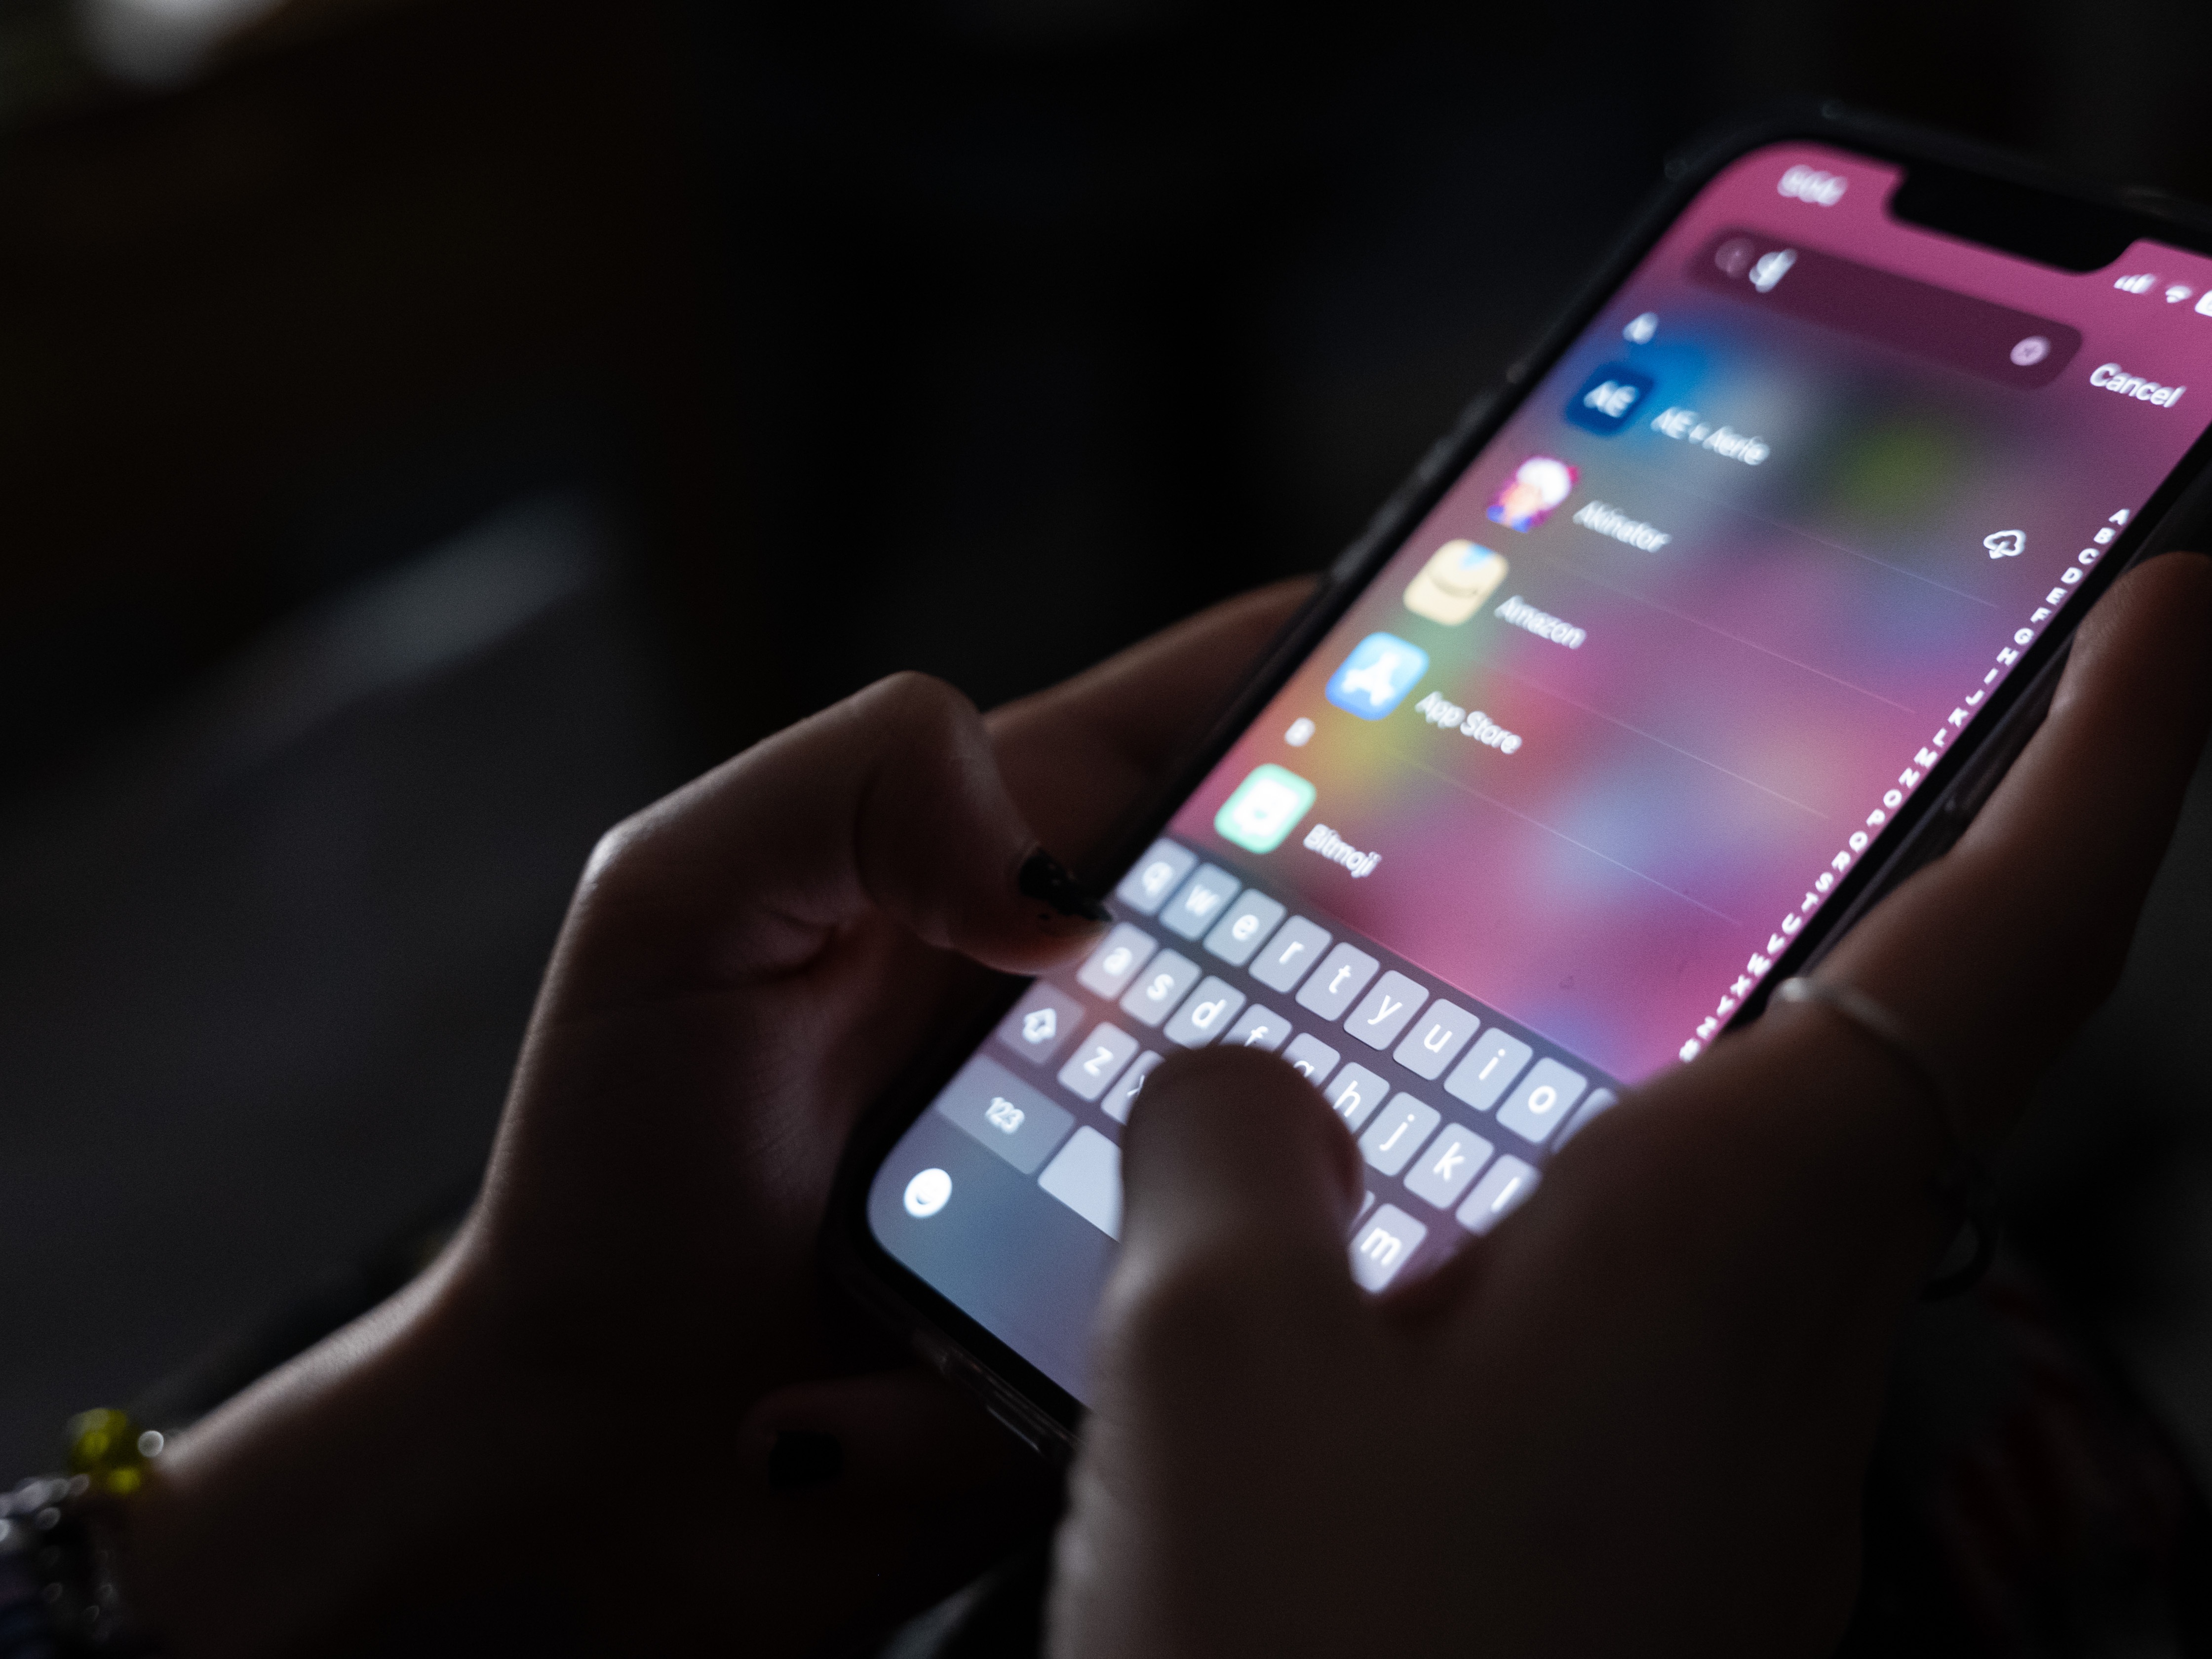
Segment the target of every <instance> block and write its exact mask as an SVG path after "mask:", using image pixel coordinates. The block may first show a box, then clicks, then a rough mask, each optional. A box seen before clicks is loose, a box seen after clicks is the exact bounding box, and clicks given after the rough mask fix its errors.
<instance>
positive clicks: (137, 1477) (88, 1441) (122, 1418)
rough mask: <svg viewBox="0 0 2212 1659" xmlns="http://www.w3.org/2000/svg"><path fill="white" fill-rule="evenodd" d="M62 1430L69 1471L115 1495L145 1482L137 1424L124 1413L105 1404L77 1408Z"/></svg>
mask: <svg viewBox="0 0 2212 1659" xmlns="http://www.w3.org/2000/svg"><path fill="white" fill-rule="evenodd" d="M64 1432H65V1434H66V1435H67V1437H68V1439H69V1471H70V1474H81V1475H83V1476H85V1477H86V1478H87V1479H88V1480H90V1481H91V1482H92V1484H93V1485H94V1486H97V1487H99V1488H100V1490H101V1491H102V1492H108V1493H110V1494H112V1496H114V1497H117V1498H121V1497H124V1496H125V1495H127V1494H129V1493H131V1492H136V1491H137V1490H138V1488H139V1487H140V1486H143V1485H144V1484H145V1480H146V1455H145V1453H144V1451H143V1450H142V1449H141V1444H142V1443H141V1440H140V1437H139V1434H138V1428H137V1425H136V1424H134V1423H133V1422H131V1418H130V1416H129V1414H128V1413H124V1412H118V1411H115V1410H112V1409H111V1408H108V1407H100V1409H98V1410H94V1411H88V1412H79V1413H77V1414H76V1416H75V1417H72V1418H71V1419H70V1420H69V1427H68V1428H67V1430H65V1431H64Z"/></svg>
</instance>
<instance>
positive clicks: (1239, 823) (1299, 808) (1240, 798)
mask: <svg viewBox="0 0 2212 1659" xmlns="http://www.w3.org/2000/svg"><path fill="white" fill-rule="evenodd" d="M1313 804H1314V787H1313V785H1311V784H1310V783H1308V782H1307V781H1305V780H1304V778H1302V777H1300V776H1299V775H1297V773H1295V772H1291V771H1287V770H1285V769H1284V768H1282V767H1279V766H1273V765H1269V766H1255V767H1254V768H1253V769H1252V771H1251V773H1250V775H1249V776H1247V777H1246V778H1245V780H1244V781H1243V782H1242V783H1240V784H1238V785H1237V793H1234V794H1233V795H1231V796H1230V798H1229V799H1227V800H1225V801H1224V802H1222V803H1221V810H1220V811H1218V812H1217V813H1215V814H1214V815H1213V827H1214V829H1217V830H1218V831H1219V832H1220V833H1221V834H1222V836H1225V838H1227V839H1228V840H1230V841H1233V842H1236V843H1237V845H1238V846H1239V847H1241V848H1243V849H1244V850H1245V851H1246V852H1248V853H1272V852H1273V851H1274V850H1275V849H1276V848H1278V847H1280V846H1281V845H1282V844H1283V837H1284V836H1287V835H1289V834H1290V833H1291V830H1292V829H1296V828H1297V822H1298V820H1299V819H1300V818H1302V817H1305V815H1306V813H1307V811H1309V810H1310V808H1311V807H1312V805H1313Z"/></svg>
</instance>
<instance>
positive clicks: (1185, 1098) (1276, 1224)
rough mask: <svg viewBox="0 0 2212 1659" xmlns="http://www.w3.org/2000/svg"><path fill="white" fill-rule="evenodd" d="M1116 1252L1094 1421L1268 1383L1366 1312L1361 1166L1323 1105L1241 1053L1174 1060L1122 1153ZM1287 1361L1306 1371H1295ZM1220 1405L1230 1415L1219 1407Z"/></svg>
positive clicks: (1146, 1097) (1102, 1321)
mask: <svg viewBox="0 0 2212 1659" xmlns="http://www.w3.org/2000/svg"><path fill="white" fill-rule="evenodd" d="M1122 1180H1123V1198H1122V1206H1123V1207H1122V1220H1121V1251H1120V1254H1119V1255H1118V1257H1117V1258H1116V1260H1115V1266H1114V1272H1113V1275H1112V1277H1111V1278H1110V1279H1109V1280H1108V1282H1107V1286H1106V1291H1105V1295H1104V1297H1103V1301H1102V1304H1101V1308H1100V1314H1099V1327H1098V1332H1099V1334H1098V1342H1099V1364H1098V1372H1099V1376H1098V1398H1099V1401H1100V1407H1099V1408H1100V1413H1101V1415H1102V1416H1104V1417H1108V1418H1111V1417H1114V1416H1115V1415H1116V1414H1117V1407H1116V1401H1115V1393H1116V1391H1117V1390H1120V1389H1134V1390H1136V1391H1137V1392H1138V1393H1139V1394H1140V1395H1142V1396H1143V1398H1144V1399H1145V1400H1146V1401H1147V1402H1149V1404H1150V1406H1151V1407H1159V1406H1161V1405H1163V1404H1165V1403H1166V1402H1169V1401H1176V1400H1179V1399H1180V1400H1194V1399H1196V1398H1198V1397H1200V1396H1203V1395H1209V1394H1214V1393H1217V1392H1218V1391H1219V1390H1220V1389H1221V1388H1222V1385H1223V1384H1224V1383H1225V1382H1226V1381H1227V1380H1228V1378H1229V1376H1231V1375H1233V1374H1236V1373H1238V1372H1242V1371H1245V1370H1248V1368H1256V1369H1257V1370H1261V1371H1267V1372H1273V1370H1276V1369H1277V1368H1278V1367H1279V1366H1280V1365H1282V1364H1287V1363H1293V1357H1294V1356H1302V1355H1303V1353H1304V1350H1305V1349H1306V1348H1307V1347H1308V1346H1310V1343H1311V1342H1312V1341H1313V1340H1314V1338H1315V1336H1316V1333H1317V1332H1319V1331H1321V1330H1322V1329H1324V1328H1328V1327H1331V1326H1334V1325H1336V1324H1339V1323H1340V1322H1345V1321H1351V1320H1357V1319H1358V1318H1360V1317H1361V1316H1363V1314H1364V1310H1363V1309H1362V1308H1361V1306H1360V1304H1359V1298H1358V1293H1357V1291H1354V1290H1353V1288H1352V1279H1351V1273H1350V1269H1349V1267H1347V1266H1346V1256H1345V1231H1346V1226H1347V1225H1348V1224H1349V1223H1350V1221H1351V1219H1352V1205H1353V1204H1354V1202H1355V1201H1356V1200H1357V1197H1358V1191H1359V1178H1358V1153H1357V1152H1356V1151H1355V1149H1354V1148H1353V1146H1352V1139H1351V1137H1350V1136H1349V1135H1347V1134H1346V1133H1345V1132H1344V1127H1343V1126H1342V1125H1341V1124H1340V1123H1339V1122H1338V1121H1337V1120H1336V1115H1335V1114H1334V1113H1333V1112H1331V1111H1330V1110H1329V1109H1328V1104H1327V1103H1326V1102H1324V1101H1323V1100H1322V1097H1321V1096H1320V1094H1319V1092H1318V1091H1316V1090H1314V1089H1313V1088H1311V1087H1310V1086H1309V1085H1307V1084H1306V1082H1305V1080H1304V1079H1302V1078H1301V1077H1299V1076H1298V1074H1297V1073H1295V1072H1293V1071H1292V1070H1291V1068H1290V1067H1289V1066H1285V1064H1284V1063H1283V1062H1282V1061H1280V1060H1277V1059H1275V1058H1274V1057H1273V1056H1272V1055H1269V1054H1255V1053H1253V1052H1252V1051H1250V1050H1248V1049H1242V1048H1217V1049H1210V1050H1206V1051H1202V1052H1200V1053H1199V1054H1189V1055H1182V1056H1178V1057H1177V1058H1176V1059H1174V1060H1170V1061H1169V1062H1168V1063H1167V1064H1166V1065H1164V1066H1161V1067H1160V1068H1159V1070H1158V1071H1157V1072H1155V1073H1152V1077H1151V1078H1150V1079H1147V1080H1146V1085H1145V1090H1144V1092H1143V1093H1142V1094H1140V1095H1139V1097H1138V1104H1137V1108H1136V1111H1135V1113H1134V1114H1133V1116H1132V1118H1131V1120H1130V1123H1129V1127H1128V1132H1127V1135H1126V1136H1125V1137H1124V1139H1123V1141H1122ZM1295 1363H1298V1364H1303V1363H1304V1359H1303V1358H1297V1359H1296V1362H1295ZM1224 1403H1225V1404H1226V1403H1231V1402H1227V1401H1225V1402H1224Z"/></svg>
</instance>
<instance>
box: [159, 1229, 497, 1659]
mask: <svg viewBox="0 0 2212 1659" xmlns="http://www.w3.org/2000/svg"><path fill="white" fill-rule="evenodd" d="M467 1301H468V1297H467V1291H466V1282H465V1279H464V1278H463V1276H462V1275H460V1274H459V1273H456V1272H455V1271H453V1266H452V1259H451V1254H450V1253H449V1255H448V1257H447V1258H446V1259H441V1261H440V1262H439V1263H438V1264H436V1265H435V1266H434V1267H431V1268H430V1269H429V1270H428V1272H426V1273H424V1274H423V1275H422V1277H421V1278H420V1279H417V1280H416V1281H415V1283H414V1284H412V1285H409V1286H408V1287H407V1288H406V1289H405V1290H404V1291H401V1292H400V1293H399V1294H398V1296H396V1297H393V1298H392V1300H391V1301H389V1302H387V1303H386V1304H383V1305H382V1306H381V1307H379V1308H377V1309H375V1310H373V1311H372V1312H370V1313H368V1314H367V1315H365V1316H362V1318H361V1319H359V1320H357V1321H356V1322H354V1323H353V1324H352V1325H350V1326H349V1327H347V1328H345V1329H343V1330H342V1331H339V1332H337V1333H336V1334H333V1335H332V1336H331V1337H329V1338H327V1339H326V1340H324V1341H323V1342H321V1343H319V1344H318V1345H317V1346H315V1347H313V1348H312V1349H310V1350H308V1351H307V1352H306V1353H304V1354H301V1355H300V1356H299V1357H298V1358H295V1359H293V1360H292V1361H290V1362H289V1363H288V1364H285V1365H284V1366H283V1367H281V1368H280V1369H279V1370H276V1371H274V1372H272V1373H271V1374H270V1375H269V1376H266V1377H264V1378H263V1379H262V1380H261V1381H259V1382H258V1383H255V1384H254V1385H253V1386H252V1388H250V1389H247V1390H246V1392H245V1393H243V1394H241V1395H239V1396H238V1397H237V1398H236V1399H234V1400H232V1401H228V1403H226V1404H225V1405H223V1406H222V1407H219V1408H218V1409H217V1410H216V1411H215V1412H214V1413H211V1414H210V1416H209V1417H208V1418H206V1419H204V1420H203V1421H202V1422H201V1423H199V1424H197V1425H195V1426H194V1427H193V1428H191V1430H189V1431H186V1432H185V1433H184V1434H182V1435H180V1436H179V1437H177V1438H176V1439H175V1440H173V1442H172V1443H171V1444H170V1445H169V1447H168V1449H167V1450H166V1451H165V1453H164V1454H163V1455H162V1457H161V1460H160V1462H159V1465H158V1466H157V1469H156V1472H155V1478H154V1479H152V1480H149V1482H148V1483H147V1485H146V1486H145V1487H144V1489H143V1491H141V1492H138V1493H137V1495H135V1496H134V1497H133V1498H131V1501H130V1502H129V1503H128V1504H126V1505H124V1506H122V1507H121V1508H120V1509H119V1510H118V1514H117V1516H116V1526H115V1532H116V1543H117V1551H118V1576H119V1577H120V1578H121V1581H122V1583H123V1586H124V1588H125V1590H126V1592H127V1593H128V1595H130V1597H131V1601H132V1603H133V1605H134V1606H135V1607H136V1608H137V1612H138V1613H139V1616H140V1617H141V1619H142V1620H143V1621H144V1623H145V1624H146V1625H147V1626H149V1628H150V1629H152V1630H154V1631H155V1632H157V1633H158V1634H159V1635H160V1637H161V1640H162V1643H163V1645H164V1647H165V1649H166V1650H167V1652H168V1653H170V1654H172V1655H173V1656H179V1659H190V1656H193V1655H197V1654H201V1653H224V1654H240V1655H253V1654H264V1653H283V1652H289V1651H292V1650H297V1649H301V1648H310V1647H313V1646H316V1645H317V1644H318V1643H319V1638H326V1637H327V1636H328V1635H329V1634H330V1633H331V1632H336V1631H338V1630H341V1629H346V1630H354V1631H358V1630H359V1629H361V1628H362V1626H363V1625H364V1624H365V1623H366V1622H367V1621H368V1620H373V1619H374V1617H375V1616H376V1615H377V1613H379V1612H380V1610H381V1609H383V1608H384V1607H389V1606H391V1605H393V1604H395V1603H398V1602H401V1601H405V1600H407V1599H409V1597H410V1595H412V1594H414V1593H417V1591H418V1590H419V1588H420V1586H421V1585H422V1584H423V1583H425V1582H426V1581H428V1582H433V1583H435V1580H436V1579H437V1578H438V1577H443V1576H447V1575H449V1574H452V1573H453V1572H455V1571H459V1570H462V1569H465V1568H466V1567H469V1566H471V1565H473V1564H472V1561H471V1555H472V1553H474V1552H476V1551H477V1550H479V1549H480V1548H481V1547H482V1546H481V1545H480V1543H479V1542H478V1541H479V1540H482V1539H483V1538H487V1537H492V1536H497V1535H500V1533H501V1529H500V1528H494V1527H489V1526H486V1525H484V1524H483V1523H484V1522H487V1521H489V1520H490V1519H491V1518H492V1517H491V1516H490V1515H489V1510H490V1509H491V1508H492V1506H493V1504H494V1503H495V1501H496V1499H495V1494H499V1493H502V1492H506V1491H507V1490H508V1489H509V1488H508V1486H507V1482H506V1480H504V1478H503V1474H504V1468H505V1465H506V1463H507V1460H506V1459H504V1458H503V1457H501V1455H499V1454H498V1453H497V1452H496V1451H495V1450H494V1449H490V1448H488V1447H486V1446H484V1445H483V1444H482V1443H481V1442H482V1441H483V1438H485V1437H484V1435H483V1424H484V1422H486V1421H488V1420H491V1419H495V1417H496V1414H497V1413H499V1412H500V1410H501V1406H502V1403H503V1402H502V1401H501V1394H500V1391H499V1389H498V1386H497V1383H496V1379H495V1375H494V1368H493V1367H492V1366H491V1365H490V1364H489V1363H488V1361H487V1358H486V1356H485V1355H484V1353H483V1351H482V1344H481V1342H480V1341H479V1340H478V1339H477V1337H476V1335H475V1331H476V1330H477V1328H478V1322H476V1321H474V1320H471V1318H469V1317H468V1311H469V1310H468V1308H467V1305H466V1304H467ZM486 1471H494V1472H497V1473H498V1474H500V1475H501V1477H502V1478H497V1479H486V1478H484V1477H485V1472H486Z"/></svg>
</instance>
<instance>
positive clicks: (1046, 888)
mask: <svg viewBox="0 0 2212 1659" xmlns="http://www.w3.org/2000/svg"><path fill="white" fill-rule="evenodd" d="M1014 885H1015V886H1016V887H1017V888H1018V890H1020V892H1021V896H1023V897H1024V898H1025V899H1030V900H1032V901H1034V902H1036V904H1037V905H1038V906H1040V907H1042V908H1039V909H1038V911H1037V913H1036V920H1037V926H1038V927H1042V928H1043V929H1044V931H1045V932H1047V933H1051V934H1054V935H1055V936H1058V937H1063V938H1065V937H1069V936H1072V935H1073V934H1077V933H1091V932H1092V931H1094V930H1095V929H1097V928H1100V927H1104V926H1105V925H1106V924H1107V923H1108V922H1109V921H1112V920H1113V919H1114V918H1113V917H1112V916H1110V915H1108V914H1107V911H1106V907H1105V906H1104V905H1103V904H1101V903H1099V902H1098V901H1097V899H1095V898H1092V897H1091V895H1090V894H1088V893H1086V892H1085V891H1084V890H1083V884H1082V883H1080V882H1079V881H1077V880H1076V878H1075V875H1074V872H1072V871H1071V870H1069V869H1068V867H1067V866H1066V865H1064V864H1062V863H1061V862H1060V860H1058V859H1056V858H1054V857H1053V855H1052V854H1049V853H1048V852H1046V851H1045V850H1044V848H1042V847H1040V848H1037V849H1036V851H1035V852H1033V853H1031V854H1030V855H1029V856H1028V857H1027V858H1025V859H1024V860H1022V867H1021V871H1020V873H1019V874H1018V875H1017V876H1016V877H1015V878H1014Z"/></svg>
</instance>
